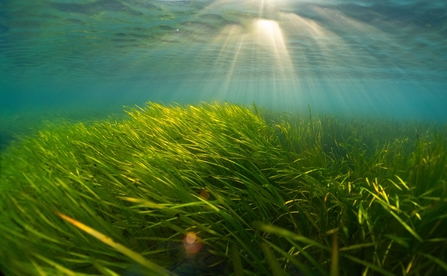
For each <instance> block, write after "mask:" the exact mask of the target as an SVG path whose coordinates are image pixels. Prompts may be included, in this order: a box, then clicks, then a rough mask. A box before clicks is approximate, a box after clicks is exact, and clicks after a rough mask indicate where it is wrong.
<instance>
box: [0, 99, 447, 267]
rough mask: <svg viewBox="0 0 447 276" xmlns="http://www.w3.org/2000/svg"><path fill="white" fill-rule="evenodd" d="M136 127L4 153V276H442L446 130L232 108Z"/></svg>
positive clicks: (47, 138)
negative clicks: (62, 275)
mask: <svg viewBox="0 0 447 276" xmlns="http://www.w3.org/2000/svg"><path fill="white" fill-rule="evenodd" d="M128 114H129V118H128V119H126V120H124V121H120V122H116V121H113V122H112V121H111V120H109V121H102V122H98V123H95V124H91V125H89V126H85V125H83V124H76V125H60V126H54V127H52V128H51V130H42V131H41V132H40V133H39V136H38V137H32V138H29V139H23V141H21V142H20V143H16V144H15V145H13V146H11V147H9V148H8V149H7V150H6V151H5V152H4V156H3V158H2V160H1V169H2V172H1V186H0V207H1V208H2V210H1V211H2V215H1V217H0V236H1V237H2V238H1V239H0V268H1V270H2V272H3V273H6V274H7V275H58V274H64V275H74V274H76V275H126V273H127V274H128V275H171V274H173V275H377V274H381V275H442V274H445V273H447V262H446V259H447V234H446V233H447V231H446V229H447V220H446V219H447V215H446V212H445V210H447V129H446V128H445V127H442V126H438V127H430V128H429V127H427V126H425V125H422V124H416V123H414V124H409V123H396V122H380V123H378V122H376V121H372V120H371V121H353V120H351V121H348V120H341V119H335V118H334V117H330V116H320V117H319V118H312V117H311V116H309V115H307V116H304V117H300V116H292V115H287V114H275V113H269V112H266V111H259V110H258V109H257V108H256V106H255V107H254V108H251V109H250V108H247V107H243V106H239V105H232V104H202V105H198V106H173V107H165V106H161V105H158V104H153V103H149V104H148V106H147V107H144V108H135V109H132V110H130V111H129V112H128ZM130 273H133V274H130Z"/></svg>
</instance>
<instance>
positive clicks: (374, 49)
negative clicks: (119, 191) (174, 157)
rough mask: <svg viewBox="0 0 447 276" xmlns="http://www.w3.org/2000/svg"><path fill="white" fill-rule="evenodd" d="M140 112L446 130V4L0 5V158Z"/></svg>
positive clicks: (436, 0)
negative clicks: (218, 108)
mask: <svg viewBox="0 0 447 276" xmlns="http://www.w3.org/2000/svg"><path fill="white" fill-rule="evenodd" d="M149 100H150V101H157V102H163V103H173V102H177V103H197V102H201V101H229V102H234V103H244V104H251V103H252V102H255V103H256V104H258V105H260V106H265V107H268V108H273V109H276V110H280V111H296V110H307V107H308V105H310V106H311V107H312V111H313V112H321V113H331V114H333V115H336V116H359V115H361V116H373V117H387V118H395V119H399V120H400V119H408V120H415V119H417V120H425V121H433V122H446V121H447V108H446V106H447V2H446V1H441V0H433V1H417V0H374V1H373V0H370V1H359V0H357V1H354V0H345V1H342V0H337V1H336V0H318V1H304V0H303V1H301V0H191V1H172V0H159V1H152V0H129V1H124V0H121V1H120V0H98V1H93V0H88V1H87V0H84V1H68V0H59V1H49V0H43V1H35V0H28V1H26V0H21V1H16V0H0V118H1V120H0V122H1V125H2V127H1V129H2V130H1V133H0V139H1V140H2V141H1V143H0V144H1V146H2V147H4V146H5V145H7V144H8V143H9V141H11V140H12V137H13V136H12V135H13V134H14V133H17V132H20V131H22V130H24V129H26V128H28V127H29V125H35V124H38V122H40V121H41V120H42V118H50V119H51V118H53V119H54V118H55V117H57V116H66V117H69V118H75V119H77V118H81V119H82V118H83V115H85V116H93V117H95V116H98V117H101V116H107V114H112V113H114V112H115V113H116V112H119V110H121V109H122V106H123V105H135V104H139V105H141V104H143V103H144V102H146V101H149ZM36 118H38V119H36Z"/></svg>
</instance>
